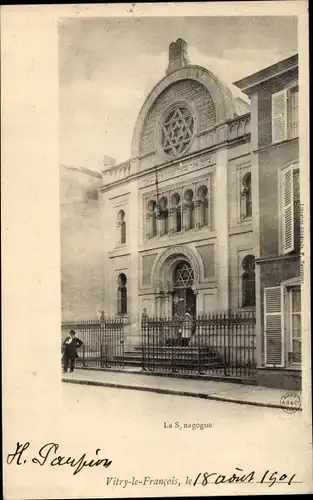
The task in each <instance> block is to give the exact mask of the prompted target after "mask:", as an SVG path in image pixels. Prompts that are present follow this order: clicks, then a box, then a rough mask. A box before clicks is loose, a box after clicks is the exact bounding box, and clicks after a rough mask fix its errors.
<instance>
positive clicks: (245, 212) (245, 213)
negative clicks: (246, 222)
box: [241, 172, 252, 219]
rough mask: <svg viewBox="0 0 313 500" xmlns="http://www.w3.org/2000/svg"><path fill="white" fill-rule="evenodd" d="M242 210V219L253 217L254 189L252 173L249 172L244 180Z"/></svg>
mask: <svg viewBox="0 0 313 500" xmlns="http://www.w3.org/2000/svg"><path fill="white" fill-rule="evenodd" d="M241 196H242V209H241V217H242V218H243V219H247V218H250V217H252V189H251V173H250V172H247V173H246V174H245V175H244V176H243V178H242V191H241Z"/></svg>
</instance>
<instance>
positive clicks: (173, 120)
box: [161, 104, 195, 157]
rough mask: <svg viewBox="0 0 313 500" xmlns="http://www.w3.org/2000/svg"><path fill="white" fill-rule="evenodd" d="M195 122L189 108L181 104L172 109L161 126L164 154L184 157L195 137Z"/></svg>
mask: <svg viewBox="0 0 313 500" xmlns="http://www.w3.org/2000/svg"><path fill="white" fill-rule="evenodd" d="M194 128H195V121H194V117H193V115H192V113H191V112H190V110H189V109H188V108H187V106H185V105H183V104H181V105H176V106H175V107H173V108H171V109H170V110H169V111H168V112H167V113H166V115H165V118H164V120H163V123H162V126H161V145H162V149H163V151H164V153H165V154H166V155H168V156H171V157H178V156H181V155H183V154H184V153H185V152H186V151H187V149H188V148H189V146H190V143H191V141H192V138H193V135H194Z"/></svg>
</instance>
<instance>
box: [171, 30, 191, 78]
mask: <svg viewBox="0 0 313 500" xmlns="http://www.w3.org/2000/svg"><path fill="white" fill-rule="evenodd" d="M187 49H188V46H187V42H185V40H183V39H182V38H178V39H177V40H176V42H172V43H171V44H170V46H169V54H168V68H167V70H166V76H167V75H169V74H170V73H173V71H176V70H177V69H180V68H183V67H184V66H187V64H189V59H188V53H187Z"/></svg>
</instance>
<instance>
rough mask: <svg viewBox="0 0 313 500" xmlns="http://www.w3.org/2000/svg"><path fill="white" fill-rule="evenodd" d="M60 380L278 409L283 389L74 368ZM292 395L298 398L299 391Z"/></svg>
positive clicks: (134, 372)
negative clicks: (72, 371) (296, 395)
mask: <svg viewBox="0 0 313 500" xmlns="http://www.w3.org/2000/svg"><path fill="white" fill-rule="evenodd" d="M62 381H63V382H66V383H72V384H86V385H94V386H103V387H113V388H118V389H130V390H139V391H149V392H156V393H159V394H172V395H177V396H189V397H198V398H202V399H211V400H215V401H224V402H229V403H238V404H247V405H253V406H263V407H268V408H282V405H281V397H282V396H283V395H284V394H286V392H288V391H286V390H284V389H271V388H268V387H261V386H255V385H243V384H236V383H231V382H218V381H214V380H191V379H188V378H183V379H182V378H174V377H168V376H164V377H163V376H155V375H145V374H143V373H141V372H140V371H137V372H136V371H132V372H130V371H125V373H124V372H123V373H121V372H117V371H113V370H112V371H104V370H102V371H100V370H99V371H98V370H85V369H76V370H75V371H74V373H67V374H62ZM292 392H293V393H294V392H296V393H297V394H298V395H299V396H300V398H301V392H298V391H292Z"/></svg>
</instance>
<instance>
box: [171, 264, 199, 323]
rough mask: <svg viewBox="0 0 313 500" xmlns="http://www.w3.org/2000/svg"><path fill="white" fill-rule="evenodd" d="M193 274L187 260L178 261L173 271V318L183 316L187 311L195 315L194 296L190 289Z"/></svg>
mask: <svg viewBox="0 0 313 500" xmlns="http://www.w3.org/2000/svg"><path fill="white" fill-rule="evenodd" d="M193 282H194V274H193V270H192V267H191V265H190V263H189V262H188V261H187V260H180V261H179V262H178V263H177V264H176V265H175V267H174V270H173V282H172V283H173V294H172V300H173V303H172V313H173V316H184V314H185V313H186V312H187V311H188V312H190V313H191V314H192V316H195V315H196V295H195V293H194V291H193V289H192V286H193Z"/></svg>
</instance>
